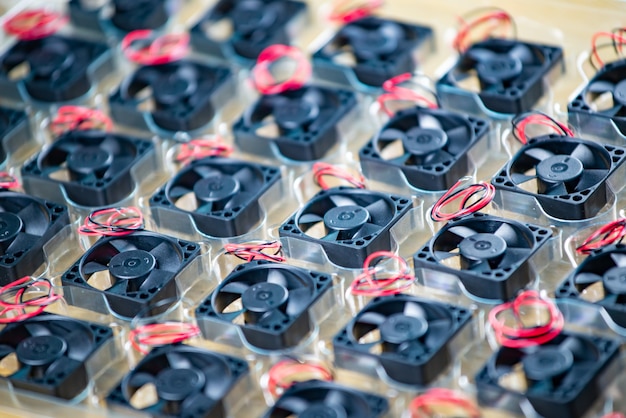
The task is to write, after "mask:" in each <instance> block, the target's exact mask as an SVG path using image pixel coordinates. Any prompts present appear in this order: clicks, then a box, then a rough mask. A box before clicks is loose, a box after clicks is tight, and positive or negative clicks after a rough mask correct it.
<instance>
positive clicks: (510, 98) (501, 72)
mask: <svg viewBox="0 0 626 418" xmlns="http://www.w3.org/2000/svg"><path fill="white" fill-rule="evenodd" d="M515 45H524V46H526V47H527V48H530V49H531V50H532V51H534V52H535V54H539V55H540V56H541V57H542V59H543V61H542V63H541V65H539V66H538V68H537V69H536V70H534V71H532V72H531V73H530V74H529V75H528V78H527V79H526V80H524V81H520V82H517V80H515V77H517V76H519V75H520V74H521V73H522V72H523V69H522V68H523V67H522V64H521V63H519V61H517V60H514V59H510V58H507V57H506V54H505V52H506V51H507V50H510V49H511V48H512V47H514V46H515ZM473 49H474V50H475V49H487V50H491V51H494V52H496V53H497V54H498V56H496V57H495V58H493V59H489V60H486V61H485V62H484V63H477V62H476V61H474V60H473V59H472V58H470V55H471V53H472V50H473ZM474 70H476V71H477V73H478V75H481V74H483V75H484V77H485V79H489V80H491V79H497V80H499V79H501V78H503V79H509V77H511V78H512V80H513V81H511V82H510V83H508V82H504V83H503V84H502V85H501V86H497V87H494V88H483V87H482V83H481V89H480V92H478V93H476V94H477V96H478V99H479V100H480V101H481V102H482V104H483V105H484V106H485V107H486V108H487V109H488V110H490V111H492V112H496V113H504V114H519V113H523V112H527V111H529V110H531V109H532V108H533V106H534V105H535V104H536V103H537V102H538V101H539V99H541V98H542V97H543V96H544V94H545V93H546V90H545V86H546V84H547V83H546V82H545V79H546V78H551V76H552V74H553V73H554V72H555V71H556V70H558V71H559V72H563V71H564V60H563V50H562V49H561V48H560V47H557V46H551V45H542V44H536V43H530V42H523V41H518V40H508V39H498V38H491V39H487V40H485V41H481V42H477V43H475V44H474V45H472V46H470V47H469V49H468V50H467V51H466V52H465V53H463V54H461V56H460V57H459V59H458V61H457V62H456V64H455V65H454V66H453V67H452V68H451V69H450V70H449V71H448V72H447V73H446V74H444V75H443V77H441V78H440V79H439V80H438V81H437V83H436V89H437V95H438V96H439V98H440V100H441V103H442V106H443V107H446V108H450V109H458V110H467V109H464V108H463V104H465V103H467V97H468V95H472V96H473V93H472V92H470V91H469V90H465V89H463V88H462V87H460V86H459V85H458V82H457V79H458V78H459V76H461V75H462V74H465V73H468V72H471V71H474ZM472 100H473V99H472Z"/></svg>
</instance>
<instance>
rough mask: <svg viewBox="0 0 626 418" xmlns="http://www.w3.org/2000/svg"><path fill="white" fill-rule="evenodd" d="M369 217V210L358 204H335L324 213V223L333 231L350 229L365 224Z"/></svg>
mask: <svg viewBox="0 0 626 418" xmlns="http://www.w3.org/2000/svg"><path fill="white" fill-rule="evenodd" d="M369 218H370V214H369V212H368V211H367V210H366V209H365V208H362V207H360V206H354V205H348V206H337V207H334V208H332V209H330V210H329V211H327V212H326V213H325V214H324V224H325V225H326V227H328V228H329V229H332V230H335V231H350V230H353V229H357V228H359V227H361V226H363V225H364V224H366V223H367V221H368V220H369Z"/></svg>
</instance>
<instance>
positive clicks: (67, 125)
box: [50, 106, 113, 136]
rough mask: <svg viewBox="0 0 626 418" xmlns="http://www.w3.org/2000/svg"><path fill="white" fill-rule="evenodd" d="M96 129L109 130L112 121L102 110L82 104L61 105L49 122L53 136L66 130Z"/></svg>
mask: <svg viewBox="0 0 626 418" xmlns="http://www.w3.org/2000/svg"><path fill="white" fill-rule="evenodd" d="M89 129H98V130H104V131H107V132H110V131H112V130H113V122H112V121H111V118H109V117H108V116H107V115H106V114H105V113H104V112H102V111H100V110H96V109H90V108H88V107H83V106H61V107H60V108H59V111H58V112H57V114H56V116H55V118H54V119H53V120H52V122H51V123H50V130H51V131H52V134H53V135H54V136H60V135H62V134H63V133H65V132H68V131H75V130H81V131H84V130H89Z"/></svg>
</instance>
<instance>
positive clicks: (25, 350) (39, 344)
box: [15, 335, 67, 366]
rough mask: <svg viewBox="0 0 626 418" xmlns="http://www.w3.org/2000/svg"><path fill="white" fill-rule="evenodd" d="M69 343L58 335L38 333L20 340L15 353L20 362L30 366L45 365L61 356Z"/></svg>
mask: <svg viewBox="0 0 626 418" xmlns="http://www.w3.org/2000/svg"><path fill="white" fill-rule="evenodd" d="M66 349H67V344H66V343H65V341H64V340H63V339H61V338H59V337H57V336H56V335H36V336H34V337H30V338H27V339H25V340H24V341H22V342H20V343H19V344H18V345H17V348H16V349H15V354H16V355H17V358H18V359H19V361H20V362H22V363H24V364H27V365H29V366H44V365H46V364H50V363H52V362H53V361H55V360H57V359H58V358H60V357H61V356H62V355H63V353H65V350H66Z"/></svg>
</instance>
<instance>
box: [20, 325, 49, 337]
mask: <svg viewBox="0 0 626 418" xmlns="http://www.w3.org/2000/svg"><path fill="white" fill-rule="evenodd" d="M24 328H26V331H28V333H29V334H30V335H31V336H33V337H37V336H40V335H50V334H51V332H50V329H48V327H47V326H45V325H44V324H43V323H39V322H30V323H25V324H24Z"/></svg>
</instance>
